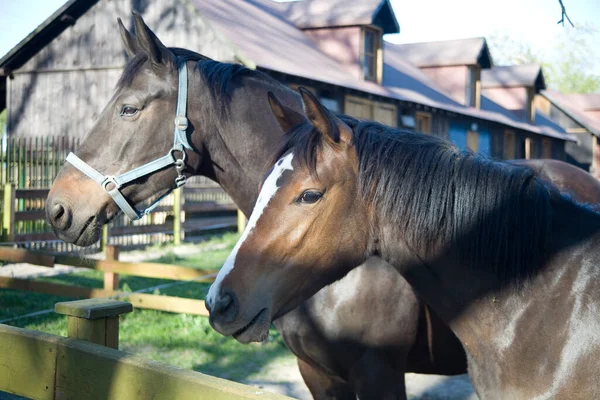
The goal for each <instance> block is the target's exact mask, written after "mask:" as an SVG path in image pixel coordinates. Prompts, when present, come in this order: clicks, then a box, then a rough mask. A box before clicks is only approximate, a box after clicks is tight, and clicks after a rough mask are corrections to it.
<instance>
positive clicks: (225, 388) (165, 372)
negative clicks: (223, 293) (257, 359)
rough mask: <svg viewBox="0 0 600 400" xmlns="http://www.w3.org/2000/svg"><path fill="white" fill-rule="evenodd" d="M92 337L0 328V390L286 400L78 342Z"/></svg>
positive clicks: (44, 399)
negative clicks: (62, 335) (64, 335)
mask: <svg viewBox="0 0 600 400" xmlns="http://www.w3.org/2000/svg"><path fill="white" fill-rule="evenodd" d="M65 305H66V307H64V306H65ZM58 308H59V307H57V309H58ZM64 308H73V307H69V306H68V304H65V303H63V309H64ZM75 311H76V312H75V313H76V314H77V310H75ZM67 312H68V311H67ZM116 318H118V315H117V316H116ZM70 319H71V318H70ZM71 322H72V321H69V326H70V328H75V327H74V325H73V324H72V323H71ZM90 322H91V323H90V324H89V325H90V326H92V328H93V326H94V325H100V324H95V323H93V322H92V321H90ZM117 331H118V325H117ZM90 333H91V334H89V335H88V334H83V335H80V334H79V332H77V330H76V329H69V334H70V336H71V337H70V338H64V337H61V336H55V335H51V334H47V333H42V332H37V331H32V330H28V329H22V328H16V327H12V326H8V325H0V354H2V358H1V359H0V390H2V391H4V392H9V393H12V394H15V395H18V396H25V397H27V398H30V399H35V400H54V399H132V400H138V399H139V400H144V399H149V398H155V399H178V400H187V399H199V400H204V399H206V400H209V399H210V400H225V399H263V400H276V399H288V397H285V396H282V395H278V394H274V393H269V392H264V391H262V390H258V389H257V388H254V387H250V386H246V385H242V384H240V383H236V382H231V381H227V380H225V379H221V378H216V377H212V376H209V375H204V374H201V373H199V372H194V371H189V370H184V369H181V368H176V367H173V366H170V365H167V364H163V363H159V362H155V361H150V360H147V359H144V358H143V357H140V356H136V355H132V354H128V353H125V352H122V351H119V350H116V349H114V348H110V347H105V346H103V345H100V344H95V343H91V342H88V341H85V340H81V339H79V338H86V339H88V340H94V335H93V332H90ZM101 333H103V332H101ZM117 333H118V332H117ZM96 336H98V335H96ZM74 337H75V338H74ZM96 339H97V338H96ZM94 341H96V342H101V341H98V340H94ZM105 344H108V345H111V344H114V343H112V342H111V341H110V340H109V341H108V342H106V341H105ZM113 347H116V346H113Z"/></svg>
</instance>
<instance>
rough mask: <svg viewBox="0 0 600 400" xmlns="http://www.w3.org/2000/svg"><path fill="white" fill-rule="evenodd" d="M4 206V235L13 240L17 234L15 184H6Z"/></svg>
mask: <svg viewBox="0 0 600 400" xmlns="http://www.w3.org/2000/svg"><path fill="white" fill-rule="evenodd" d="M3 199H4V206H3V207H2V237H3V239H4V241H6V242H11V241H13V240H14V236H15V221H14V218H15V186H14V185H13V184H11V183H6V184H5V185H4V196H3Z"/></svg>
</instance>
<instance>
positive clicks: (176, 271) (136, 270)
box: [0, 246, 217, 316]
mask: <svg viewBox="0 0 600 400" xmlns="http://www.w3.org/2000/svg"><path fill="white" fill-rule="evenodd" d="M106 255H107V257H106V259H105V260H96V259H92V258H85V257H79V256H77V257H74V256H68V255H50V254H45V253H41V252H32V251H28V250H24V249H15V248H7V247H0V261H6V262H11V263H19V262H23V263H29V264H33V265H39V266H43V267H48V268H53V267H54V265H55V264H61V265H70V266H73V267H79V268H87V269H92V270H97V271H102V272H104V288H102V289H95V288H89V287H82V286H73V285H65V284H59V283H50V282H40V281H36V280H33V279H23V278H10V277H0V288H4V289H14V290H23V291H29V292H36V293H44V294H50V295H55V296H65V297H73V298H98V297H100V298H105V297H106V298H108V297H111V298H126V299H127V300H128V301H130V302H131V303H132V304H133V305H134V306H135V307H137V308H147V309H152V310H160V311H169V312H177V313H186V314H194V315H203V316H208V311H207V310H206V306H205V305H204V301H203V300H197V299H188V298H182V297H175V296H163V295H157V294H146V293H129V292H122V291H119V290H118V287H119V274H127V275H134V276H140V277H145V278H158V279H171V280H176V281H194V282H212V281H213V280H214V278H215V276H216V273H217V271H216V270H215V271H200V270H197V269H193V268H187V267H181V266H178V265H169V264H158V263H146V262H144V263H129V262H121V261H118V257H119V250H118V247H114V246H108V247H107V251H106Z"/></svg>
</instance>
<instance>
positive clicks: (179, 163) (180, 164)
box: [67, 60, 192, 220]
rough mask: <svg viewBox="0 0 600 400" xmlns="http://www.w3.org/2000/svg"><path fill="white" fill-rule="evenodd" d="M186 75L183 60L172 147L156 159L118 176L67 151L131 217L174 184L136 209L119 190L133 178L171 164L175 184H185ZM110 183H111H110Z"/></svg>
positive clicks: (70, 159)
mask: <svg viewBox="0 0 600 400" xmlns="http://www.w3.org/2000/svg"><path fill="white" fill-rule="evenodd" d="M187 86H188V79H187V66H186V62H185V60H182V61H180V63H179V90H178V94H177V115H176V116H175V133H174V141H173V147H172V148H171V150H169V152H168V153H167V154H166V155H164V156H162V157H161V158H159V159H156V160H154V161H150V162H149V163H146V164H144V165H141V166H139V167H137V168H134V169H132V170H131V171H128V172H125V173H122V174H121V175H119V176H112V175H102V174H101V173H100V172H98V171H96V170H95V169H94V168H92V167H91V166H89V165H88V164H87V163H86V162H85V161H83V160H82V159H81V158H79V157H77V156H76V155H75V154H73V153H69V155H68V156H67V161H68V162H69V163H71V164H72V165H73V166H74V167H75V168H77V169H78V170H80V171H81V172H83V173H84V174H86V175H87V176H88V177H90V178H91V179H92V180H94V181H95V182H96V183H98V184H99V185H100V186H101V187H102V188H103V189H104V190H105V191H106V193H108V194H109V195H110V196H111V197H112V198H113V200H114V201H115V203H117V205H118V206H119V208H120V209H121V210H122V211H123V212H124V213H125V214H126V215H127V216H128V217H129V218H130V219H131V220H137V219H140V218H142V217H143V216H144V215H146V214H148V213H150V212H151V211H152V210H153V209H154V208H155V207H156V206H157V205H158V203H159V202H160V201H161V200H162V199H163V198H164V197H165V196H167V195H168V194H170V193H171V192H172V191H173V190H174V188H171V189H169V191H168V192H167V193H165V194H164V195H162V196H160V197H159V198H158V199H156V200H155V201H154V202H153V203H152V204H151V205H150V206H148V207H146V208H145V209H144V210H141V211H138V210H137V209H136V208H135V207H134V206H132V205H131V204H129V201H127V199H126V198H125V196H123V193H121V191H120V190H119V189H120V188H121V187H122V186H123V185H125V184H127V183H129V182H131V181H134V180H136V179H138V178H141V177H143V176H146V175H149V174H151V173H153V172H156V171H158V170H161V169H163V168H165V167H168V166H170V165H174V166H175V169H176V170H177V178H175V187H177V188H178V187H181V186H183V185H185V182H186V179H187V178H186V176H185V175H183V169H184V168H185V159H186V153H185V150H186V149H188V150H191V149H192V146H190V143H189V142H188V139H187V136H186V133H187V128H188V119H187V117H186V107H187V91H188V87H187ZM176 152H179V153H181V158H177V156H176V154H175V153H176ZM111 184H112V185H111Z"/></svg>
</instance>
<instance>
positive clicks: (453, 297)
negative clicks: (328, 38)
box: [206, 89, 600, 399]
mask: <svg viewBox="0 0 600 400" xmlns="http://www.w3.org/2000/svg"><path fill="white" fill-rule="evenodd" d="M301 94H302V97H303V101H304V108H305V111H306V115H307V117H308V121H307V122H305V123H303V124H299V125H296V126H295V127H294V128H293V129H292V130H291V131H290V132H289V133H288V134H287V135H286V136H285V138H284V140H283V143H282V146H281V147H280V149H279V151H278V152H277V153H276V154H277V157H276V158H275V159H276V160H277V159H278V161H277V162H276V163H274V166H273V168H272V169H271V170H270V172H269V173H268V175H267V177H266V179H265V180H264V183H263V185H262V189H261V192H260V194H259V198H258V201H257V203H256V206H255V208H254V210H253V212H252V215H251V217H250V220H249V222H248V227H247V229H246V230H245V231H244V234H243V235H242V237H241V238H240V240H239V242H238V243H237V245H236V246H235V248H234V250H233V251H232V253H231V254H230V256H229V257H228V259H227V261H226V263H225V265H224V267H223V269H222V270H221V271H220V272H219V275H218V277H217V279H216V280H215V283H214V284H213V285H212V286H211V289H210V291H209V294H208V296H207V299H206V303H207V306H208V308H209V309H210V311H211V316H210V319H211V324H212V326H213V327H214V328H215V329H216V330H218V331H219V332H221V333H223V334H224V335H234V336H237V337H243V338H244V341H253V340H262V339H264V337H265V332H266V331H267V330H268V326H269V323H270V321H271V320H272V319H276V318H278V317H279V316H281V315H284V314H285V313H286V312H288V311H289V310H291V309H293V308H294V307H296V306H297V305H298V304H299V303H301V302H302V301H304V300H305V299H307V298H309V297H310V296H312V295H313V294H314V293H315V292H317V291H318V290H320V289H321V288H323V287H324V286H326V285H328V284H330V283H331V282H334V281H336V280H337V279H340V278H341V277H343V276H344V275H346V274H347V273H348V272H349V271H351V270H352V269H353V268H354V267H355V266H356V265H358V264H359V263H361V262H364V261H365V259H366V258H367V257H369V256H372V255H379V256H380V257H382V258H383V259H384V260H386V261H387V262H388V263H390V264H391V265H392V266H393V267H394V268H395V269H396V270H397V271H398V272H400V274H402V275H403V276H404V277H405V278H406V279H407V281H408V282H410V284H411V286H413V287H414V288H415V290H416V291H417V293H419V295H420V296H422V297H423V299H424V300H425V301H426V302H427V303H428V304H429V305H430V306H431V307H432V308H433V309H434V310H435V311H436V312H437V314H438V315H439V316H440V317H441V318H442V319H443V320H444V322H446V323H447V324H448V325H449V326H450V327H451V328H452V330H453V331H454V333H455V334H456V335H457V336H458V338H459V339H460V341H461V342H462V344H463V346H464V348H465V350H466V353H467V355H468V362H469V374H470V377H471V380H472V382H473V384H474V386H475V388H476V390H477V392H478V394H479V396H480V397H482V398H494V399H496V398H501V399H505V398H510V399H513V398H519V399H533V398H536V399H538V398H539V399H542V398H544V399H546V398H560V399H567V398H568V399H592V398H600V381H599V380H598V376H600V362H598V360H600V317H599V315H598V311H599V309H600V214H598V213H596V212H595V211H593V210H592V209H591V208H589V207H587V206H583V205H580V204H578V203H575V202H573V201H572V200H571V199H570V198H569V197H568V196H564V195H562V194H560V192H559V191H558V190H557V189H556V188H555V187H554V186H553V185H551V184H549V183H547V182H544V181H542V180H540V179H538V177H537V174H536V173H535V172H534V171H532V169H530V168H524V167H522V166H518V165H514V164H508V163H502V162H496V161H491V160H489V159H485V158H483V157H480V156H478V155H476V154H472V153H468V152H460V151H459V150H458V149H456V147H455V146H453V145H452V144H450V143H449V142H446V141H444V140H442V139H440V138H437V137H434V136H431V135H422V134H418V133H414V132H410V131H401V130H395V129H392V128H389V127H385V126H383V125H380V124H377V123H372V122H357V121H356V120H353V119H349V118H343V117H341V118H338V117H336V116H334V115H333V114H332V113H331V112H329V111H328V110H327V109H326V108H325V107H323V106H322V105H321V104H320V103H319V102H318V100H317V99H316V98H315V97H314V95H312V94H311V93H310V92H308V91H307V90H304V89H301ZM273 104H274V110H275V114H276V115H282V112H281V110H282V106H281V105H280V104H278V103H277V102H274V103H273ZM386 299H387V300H388V301H396V299H394V298H390V297H388V292H386V291H385V289H382V290H380V291H379V295H378V296H377V297H373V298H371V299H370V301H369V302H368V303H367V304H366V305H365V307H369V308H370V309H371V311H372V313H373V314H375V313H377V312H379V310H378V309H377V304H378V303H379V302H381V301H385V300H386ZM224 304H225V305H226V306H225V307H224V306H223V305H224ZM387 317H390V318H393V315H387Z"/></svg>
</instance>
